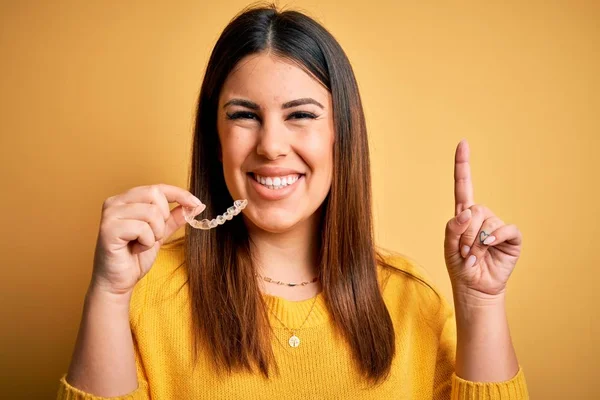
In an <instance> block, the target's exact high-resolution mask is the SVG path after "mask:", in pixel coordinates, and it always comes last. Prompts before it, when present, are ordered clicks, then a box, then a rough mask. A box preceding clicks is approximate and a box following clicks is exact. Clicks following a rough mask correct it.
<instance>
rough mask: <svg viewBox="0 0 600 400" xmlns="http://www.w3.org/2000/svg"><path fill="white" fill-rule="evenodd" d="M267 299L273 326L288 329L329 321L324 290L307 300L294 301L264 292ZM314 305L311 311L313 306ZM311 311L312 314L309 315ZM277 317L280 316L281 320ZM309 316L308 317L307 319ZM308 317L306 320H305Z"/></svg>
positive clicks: (303, 327)
mask: <svg viewBox="0 0 600 400" xmlns="http://www.w3.org/2000/svg"><path fill="white" fill-rule="evenodd" d="M262 296H263V298H264V299H265V303H266V304H267V307H268V308H269V309H270V311H269V319H270V321H271V326H273V327H274V328H275V329H277V328H279V329H285V328H284V327H283V326H282V322H283V324H285V326H287V327H288V329H294V328H296V329H297V328H299V327H300V325H302V323H304V325H302V329H305V328H310V327H315V326H318V325H321V324H323V323H325V322H327V321H329V319H330V316H329V311H328V310H327V305H326V304H325V299H324V297H323V292H322V291H321V292H319V293H318V294H317V295H316V299H315V297H312V298H310V299H306V300H300V301H292V300H287V299H284V298H282V297H277V296H272V295H269V294H265V293H263V294H262ZM313 302H314V307H313V309H312V312H311V307H312V306H313ZM309 312H310V315H309ZM273 314H275V315H276V316H277V318H279V320H281V321H279V320H278V319H277V318H275V316H274V315H273ZM307 316H308V319H306V318H307ZM305 319H306V322H304V320H305Z"/></svg>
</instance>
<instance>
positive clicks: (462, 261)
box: [444, 139, 522, 298]
mask: <svg viewBox="0 0 600 400" xmlns="http://www.w3.org/2000/svg"><path fill="white" fill-rule="evenodd" d="M454 199H455V211H454V212H455V213H454V215H455V216H454V218H452V219H450V220H449V221H448V223H447V224H446V234H445V240H444V258H445V261H446V267H447V268H448V273H449V274H450V281H451V282H452V287H453V289H454V290H457V289H458V290H465V289H466V290H468V291H469V292H470V294H474V295H475V296H481V297H486V298H489V296H498V295H502V294H504V292H505V290H506V284H507V282H508V278H509V277H510V274H511V273H512V271H513V270H514V268H515V265H516V263H517V260H518V259H519V255H520V254H521V243H522V235H521V232H520V231H519V229H518V228H517V227H516V226H515V225H507V224H505V223H504V222H503V221H502V220H501V219H500V218H498V217H497V216H496V215H495V214H494V213H493V212H492V211H491V210H490V209H489V208H487V207H485V206H483V205H481V204H475V202H474V199H473V183H472V181H471V166H470V164H469V144H468V143H467V141H466V139H463V140H461V141H460V143H459V144H458V146H457V148H456V155H455V164H454Z"/></svg>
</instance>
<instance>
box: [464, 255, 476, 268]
mask: <svg viewBox="0 0 600 400" xmlns="http://www.w3.org/2000/svg"><path fill="white" fill-rule="evenodd" d="M476 259H477V257H475V256H474V255H473V254H471V256H470V257H469V259H468V260H467V263H466V264H465V267H466V268H471V267H472V266H473V265H475V260H476Z"/></svg>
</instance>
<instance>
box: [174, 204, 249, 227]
mask: <svg viewBox="0 0 600 400" xmlns="http://www.w3.org/2000/svg"><path fill="white" fill-rule="evenodd" d="M247 204H248V200H236V201H234V202H233V207H229V208H228V209H227V211H225V213H224V214H223V215H219V216H217V218H213V219H211V220H210V221H209V220H208V219H203V220H201V221H198V220H197V219H195V218H194V215H192V212H193V211H194V210H195V208H192V207H183V217H184V218H185V220H186V222H187V223H188V224H190V225H191V226H192V227H194V228H196V229H204V230H207V229H212V228H216V227H217V226H218V225H223V224H224V223H225V221H229V220H231V219H232V218H233V217H234V216H236V215H238V214H239V213H240V212H242V210H243V209H244V208H246V205H247Z"/></svg>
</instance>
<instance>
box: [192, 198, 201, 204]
mask: <svg viewBox="0 0 600 400" xmlns="http://www.w3.org/2000/svg"><path fill="white" fill-rule="evenodd" d="M192 202H194V203H195V204H196V205H197V206H200V205H202V202H201V201H200V199H199V198H197V197H196V196H192Z"/></svg>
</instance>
